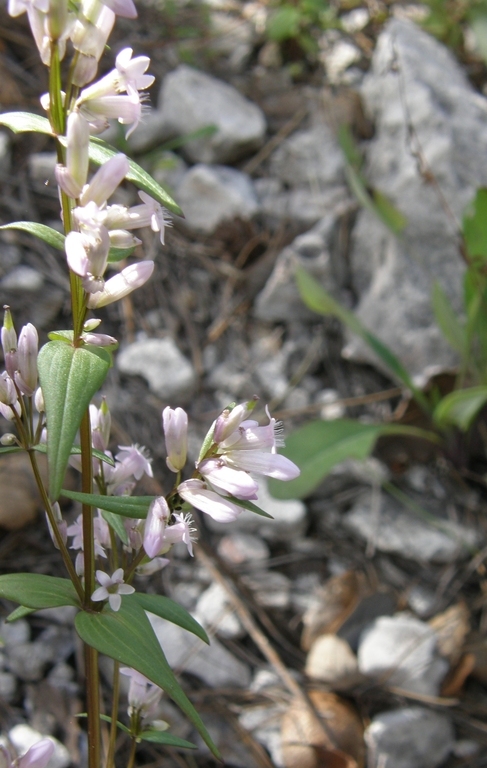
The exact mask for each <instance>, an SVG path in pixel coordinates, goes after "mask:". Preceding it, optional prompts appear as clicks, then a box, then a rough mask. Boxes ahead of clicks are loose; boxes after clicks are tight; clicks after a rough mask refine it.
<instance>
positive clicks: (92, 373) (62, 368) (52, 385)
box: [37, 341, 110, 501]
mask: <svg viewBox="0 0 487 768" xmlns="http://www.w3.org/2000/svg"><path fill="white" fill-rule="evenodd" d="M37 364H38V368H39V379H40V383H41V387H42V391H43V394H44V402H45V406H46V419H47V458H48V465H49V494H50V497H51V500H52V501H55V500H56V499H57V498H58V496H59V493H60V491H61V487H62V483H63V479H64V474H65V472H66V467H67V464H68V460H69V457H70V455H71V449H72V446H73V443H74V439H75V437H76V432H77V431H78V428H79V425H80V423H81V419H82V417H83V414H84V413H85V411H86V409H87V408H88V406H89V404H90V401H91V398H92V397H93V395H95V393H96V392H98V390H99V389H100V387H101V385H102V384H103V382H104V380H105V377H106V375H107V373H108V370H109V368H110V356H109V355H108V353H106V352H105V351H104V350H102V349H95V348H92V347H78V348H74V347H72V346H70V345H69V344H65V343H64V342H62V341H49V342H48V343H47V344H45V345H44V346H43V347H42V349H41V351H40V352H39V357H38V360H37Z"/></svg>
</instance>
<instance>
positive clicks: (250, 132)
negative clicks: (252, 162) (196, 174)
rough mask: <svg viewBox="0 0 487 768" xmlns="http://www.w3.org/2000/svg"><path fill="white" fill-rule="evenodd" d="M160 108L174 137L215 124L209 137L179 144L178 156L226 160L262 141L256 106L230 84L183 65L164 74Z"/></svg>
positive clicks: (262, 120) (262, 126) (261, 121)
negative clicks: (179, 154)
mask: <svg viewBox="0 0 487 768" xmlns="http://www.w3.org/2000/svg"><path fill="white" fill-rule="evenodd" d="M160 109H161V116H162V119H163V121H164V123H165V125H166V127H167V130H168V133H170V134H172V135H174V136H181V135H184V134H187V133H191V132H193V131H197V130H199V129H201V128H205V127H207V126H209V125H215V126H216V127H217V131H216V133H214V134H213V136H210V137H208V138H202V139H197V140H194V141H190V142H187V143H186V144H184V146H183V148H182V151H183V154H185V155H186V157H187V158H188V159H189V160H191V161H192V162H195V163H198V162H203V163H232V162H234V161H235V160H238V159H239V158H240V157H243V156H245V155H246V154H249V153H250V152H252V151H254V150H256V149H258V148H259V147H260V145H261V144H262V142H263V139H264V135H265V130H266V123H265V118H264V115H263V113H262V111H261V110H260V108H259V107H258V106H257V105H256V104H253V103H252V102H250V101H248V100H247V99H245V98H244V97H243V96H242V95H241V94H240V93H239V92H238V91H237V90H236V89H235V88H233V87H232V86H231V85H228V84H227V83H224V82H223V81H221V80H217V79H216V78H214V77H212V76H211V75H207V74H205V73H204V72H200V71H199V70H197V69H194V68H193V67H189V66H187V65H186V64H182V65H181V66H179V67H178V68H177V69H175V70H174V71H173V72H171V73H170V74H168V75H166V77H165V79H164V82H163V84H162V90H161V95H160Z"/></svg>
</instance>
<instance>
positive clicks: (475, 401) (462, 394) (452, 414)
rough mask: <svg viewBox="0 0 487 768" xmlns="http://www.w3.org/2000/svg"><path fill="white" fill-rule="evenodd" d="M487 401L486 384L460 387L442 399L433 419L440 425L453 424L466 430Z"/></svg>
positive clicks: (463, 430)
mask: <svg viewBox="0 0 487 768" xmlns="http://www.w3.org/2000/svg"><path fill="white" fill-rule="evenodd" d="M486 403H487V387H486V386H480V387H470V388H468V389H459V390H456V391H455V392H450V394H449V395H446V396H445V397H444V398H443V399H442V400H440V402H439V403H438V405H437V406H436V408H435V410H434V413H433V419H434V421H435V422H436V424H438V426H447V425H453V426H455V427H458V428H459V429H461V430H462V432H466V431H467V430H468V429H470V427H471V425H472V422H473V420H474V419H475V417H476V416H477V415H478V413H479V411H480V410H481V409H482V408H483V407H484V405H485V404H486Z"/></svg>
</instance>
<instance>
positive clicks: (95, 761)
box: [85, 643, 100, 768]
mask: <svg viewBox="0 0 487 768" xmlns="http://www.w3.org/2000/svg"><path fill="white" fill-rule="evenodd" d="M85 676H86V682H87V686H86V709H87V712H88V768H100V680H99V674H98V651H96V650H95V649H94V648H92V647H91V646H90V645H87V644H86V643H85Z"/></svg>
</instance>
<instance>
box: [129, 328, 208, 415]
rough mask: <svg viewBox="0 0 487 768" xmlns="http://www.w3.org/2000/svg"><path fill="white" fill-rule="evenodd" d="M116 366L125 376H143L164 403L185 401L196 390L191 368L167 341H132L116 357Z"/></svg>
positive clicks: (172, 343) (174, 346)
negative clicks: (175, 400)
mask: <svg viewBox="0 0 487 768" xmlns="http://www.w3.org/2000/svg"><path fill="white" fill-rule="evenodd" d="M117 367H118V369H119V371H121V372H122V373H125V374H126V375H128V376H134V375H139V376H143V378H144V379H146V381H147V383H148V384H149V387H150V389H151V390H152V392H154V394H156V395H158V397H160V398H162V399H163V400H165V401H172V400H174V399H175V398H177V400H178V402H185V401H187V400H188V398H190V397H191V395H192V394H193V392H194V389H195V387H196V373H195V370H194V368H193V366H192V365H191V363H190V362H189V360H188V359H187V358H186V357H184V355H182V354H181V352H180V351H179V349H178V347H177V346H176V344H175V343H174V341H173V340H172V339H170V338H165V339H141V340H140V341H134V342H133V344H129V346H128V347H126V348H125V349H122V351H121V352H120V354H119V355H118V356H117Z"/></svg>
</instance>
